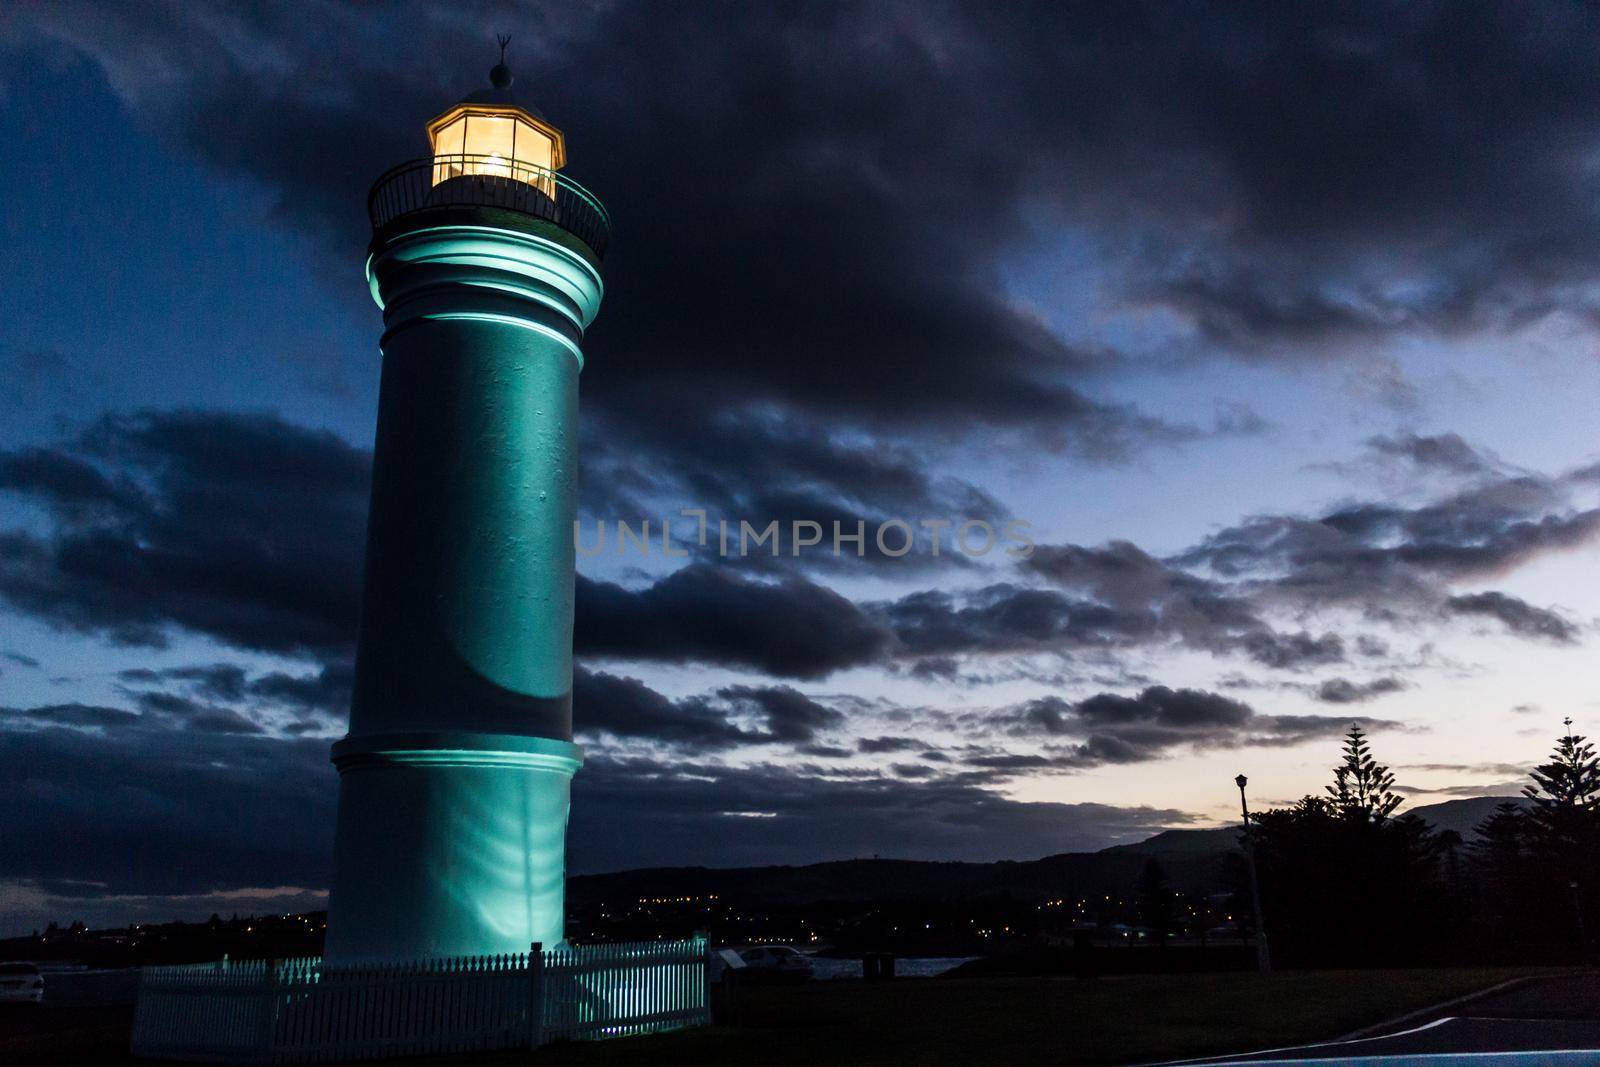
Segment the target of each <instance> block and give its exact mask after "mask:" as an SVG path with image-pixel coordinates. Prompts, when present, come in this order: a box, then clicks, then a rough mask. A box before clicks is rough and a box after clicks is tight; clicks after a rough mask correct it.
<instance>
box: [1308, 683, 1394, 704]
mask: <svg viewBox="0 0 1600 1067" xmlns="http://www.w3.org/2000/svg"><path fill="white" fill-rule="evenodd" d="M1405 687H1406V684H1405V683H1404V682H1402V681H1401V680H1400V679H1398V678H1374V679H1373V680H1372V681H1370V682H1352V681H1351V680H1350V679H1348V678H1329V679H1327V680H1326V681H1324V682H1322V683H1321V684H1319V685H1318V686H1317V688H1316V690H1315V692H1314V693H1313V695H1314V696H1315V697H1316V698H1317V699H1318V700H1320V701H1322V702H1323V703H1324V704H1358V703H1361V702H1362V701H1367V700H1375V699H1377V698H1378V697H1381V696H1386V695H1388V694H1389V693H1398V692H1399V691H1400V690H1402V689H1404V688H1405Z"/></svg>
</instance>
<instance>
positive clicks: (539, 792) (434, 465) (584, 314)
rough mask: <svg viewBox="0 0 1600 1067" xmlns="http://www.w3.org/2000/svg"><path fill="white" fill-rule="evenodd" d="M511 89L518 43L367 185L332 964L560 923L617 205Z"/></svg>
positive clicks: (548, 936)
mask: <svg viewBox="0 0 1600 1067" xmlns="http://www.w3.org/2000/svg"><path fill="white" fill-rule="evenodd" d="M512 86H513V78H512V75H511V72H510V71H509V70H508V69H507V68H506V66H505V60H504V42H503V41H502V54H501V62H500V64H499V65H497V66H495V67H494V69H493V70H492V71H491V72H490V87H489V88H487V89H484V90H482V91H479V92H476V93H473V94H472V95H470V96H468V97H466V98H465V99H464V100H462V101H461V102H460V103H458V104H456V105H454V106H452V107H450V108H447V109H446V110H445V111H444V112H442V113H441V114H440V115H439V116H438V117H437V118H436V119H434V120H433V121H432V122H431V123H429V124H428V127H427V135H428V142H429V149H430V151H429V154H428V156H426V157H424V158H422V159H418V160H413V161H411V162H409V163H404V164H401V165H400V166H398V167H395V168H394V169H393V170H390V171H389V172H388V173H386V174H384V175H383V176H382V177H380V178H379V179H378V180H377V182H376V183H375V184H374V185H373V187H372V191H371V194H370V196H369V198H368V210H369V214H370V215H371V219H372V224H373V234H372V245H371V249H370V255H369V256H368V259H367V269H366V273H367V281H368V283H369V285H370V287H371V291H372V296H373V299H374V300H375V301H376V302H377V305H378V307H379V308H381V309H382V311H383V327H384V329H383V336H382V340H381V341H380V347H381V350H382V353H383V368H382V385H381V388H380V395H379V402H378V425H377V440H376V444H375V447H374V454H373V471H372V501H371V511H370V515H369V519H368V531H367V545H366V572H365V578H364V585H363V594H362V605H361V631H360V639H359V643H358V646H357V652H356V664H355V688H354V695H353V699H352V704H351V709H350V729H349V733H348V735H347V736H346V737H344V738H343V739H342V740H340V741H339V742H338V743H336V744H335V745H334V746H333V754H332V758H333V763H334V765H335V766H336V767H337V769H338V773H339V814H338V823H337V828H336V832H335V857H334V871H333V885H332V890H331V893H330V897H329V916H328V935H327V947H326V953H325V955H326V958H327V959H328V961H329V962H332V963H352V962H358V961H377V960H399V959H418V958H427V957H439V956H459V955H474V954H483V953H499V952H515V951H521V952H526V951H527V950H528V946H529V944H530V943H532V942H541V943H543V944H545V945H547V946H550V945H554V944H556V943H558V942H560V941H561V940H562V938H563V926H564V910H565V909H564V896H565V879H566V829H567V813H568V806H569V796H570V785H571V781H572V775H573V774H574V773H575V772H576V771H577V770H578V768H579V765H580V764H581V762H582V752H581V751H580V750H579V748H578V747H577V746H576V745H574V744H573V743H572V617H573V607H572V601H573V534H572V531H573V519H574V510H575V505H576V492H577V488H576V487H577V444H576V430H577V419H578V377H579V373H580V372H581V371H582V370H583V337H584V331H585V330H586V329H587V328H588V326H589V324H590V323H591V322H593V321H594V317H595V315H596V313H597V312H598V311H599V309H600V298H601V293H602V290H603V286H602V282H601V272H600V264H601V260H602V257H603V256H604V254H605V249H606V242H607V238H608V236H609V233H610V222H609V219H608V218H607V216H606V212H605V209H604V208H603V207H602V206H601V205H600V202H599V201H598V200H597V199H595V197H594V196H593V195H591V194H590V193H589V192H588V191H587V190H585V189H584V188H583V187H582V186H581V185H579V184H578V183H577V182H575V181H573V180H572V179H570V178H568V177H567V176H566V175H565V174H564V173H562V170H563V168H564V167H565V165H566V142H565V138H564V137H563V135H562V132H561V131H560V130H559V129H557V128H556V127H555V126H554V125H552V124H551V123H550V122H549V121H548V120H547V119H546V118H545V117H544V116H543V115H542V114H540V113H539V112H538V111H537V110H535V109H534V108H532V107H530V106H527V105H526V104H525V103H523V102H520V101H519V100H518V99H517V96H516V95H514V93H513V88H512Z"/></svg>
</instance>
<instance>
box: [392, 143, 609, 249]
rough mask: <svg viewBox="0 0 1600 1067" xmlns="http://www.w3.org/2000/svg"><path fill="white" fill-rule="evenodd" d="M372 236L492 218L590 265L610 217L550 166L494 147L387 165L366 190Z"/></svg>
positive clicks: (491, 221)
mask: <svg viewBox="0 0 1600 1067" xmlns="http://www.w3.org/2000/svg"><path fill="white" fill-rule="evenodd" d="M367 214H368V215H369V216H370V217H371V219H372V230H373V240H374V244H378V243H381V242H382V241H384V240H385V239H386V238H388V237H389V236H390V235H392V234H394V233H397V232H399V231H402V230H412V229H416V228H418V227H421V226H430V225H437V226H448V225H483V224H485V223H488V224H490V225H495V226H502V227H506V228H509V229H515V230H519V231H522V232H527V233H533V234H536V235H539V236H542V237H547V238H550V239H552V240H555V241H557V242H559V243H561V244H564V245H566V246H568V247H571V248H574V249H575V250H576V251H578V252H580V253H582V254H584V255H585V256H586V257H587V258H588V259H590V260H591V261H592V262H593V263H594V264H595V265H596V266H599V264H600V262H601V260H603V259H604V258H605V254H606V245H607V244H608V243H609V242H610V239H611V218H610V216H608V215H607V214H606V209H605V207H604V206H603V205H602V204H601V203H600V201H599V200H598V199H597V198H596V197H595V195H594V194H593V193H591V192H589V190H587V189H585V188H584V187H583V186H581V185H579V184H578V183H577V182H575V181H573V180H572V179H571V178H568V177H567V176H565V175H563V174H559V173H557V172H556V171H554V170H552V169H550V168H549V167H542V166H537V165H535V164H530V163H523V162H520V161H517V160H513V159H504V158H502V157H500V156H497V155H487V156H486V155H466V154H458V155H434V156H428V157H426V158H424V159H414V160H412V161H410V162H409V163H402V164H401V165H400V166H398V167H395V168H393V169H392V170H390V171H388V172H387V173H386V174H384V175H383V176H382V177H381V178H379V179H378V180H377V181H376V182H374V183H373V186H372V191H371V192H370V193H368V194H367Z"/></svg>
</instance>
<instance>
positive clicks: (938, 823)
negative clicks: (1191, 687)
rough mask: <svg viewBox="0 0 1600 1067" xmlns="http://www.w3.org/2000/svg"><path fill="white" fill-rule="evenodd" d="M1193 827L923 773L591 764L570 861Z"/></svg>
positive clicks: (761, 856) (1000, 854) (1129, 835)
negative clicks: (847, 774)
mask: <svg viewBox="0 0 1600 1067" xmlns="http://www.w3.org/2000/svg"><path fill="white" fill-rule="evenodd" d="M908 766H909V765H908ZM752 812H760V813H762V814H763V815H765V816H766V817H765V818H761V819H751V818H747V817H745V816H747V815H748V814H749V813H752ZM1190 821H1191V817H1190V816H1188V815H1186V814H1184V813H1182V812H1178V811H1173V810H1169V809H1159V808H1148V807H1132V808H1121V807H1116V806H1113V805H1105V804H1092V803H1077V804H1059V803H1026V802H1019V801H1014V800H1010V799H1007V798H1005V797H1003V796H1001V795H999V794H997V793H994V792H991V791H989V790H986V789H982V788H979V787H977V786H975V785H972V784H968V783H963V782H959V781H951V780H948V779H942V778H938V777H929V776H927V775H924V774H921V773H914V775H913V776H912V777H911V778H906V777H903V776H901V775H900V774H899V773H898V772H895V771H891V773H890V774H889V775H878V774H872V775H869V776H866V777H857V778H848V779H836V778H830V777H825V776H821V775H817V774H814V773H809V772H806V771H804V770H797V769H795V768H792V767H786V766H783V765H777V764H759V765H756V766H751V767H726V766H720V765H715V764H706V763H699V764H687V765H685V764H680V763H666V762H661V761H657V760H652V759H646V758H624V759H610V758H606V759H591V760H590V761H589V763H587V764H586V765H585V767H584V770H583V771H582V772H581V773H580V774H579V775H578V777H577V778H575V779H574V781H573V805H572V834H571V838H570V840H571V841H572V842H573V845H572V857H571V860H570V866H571V868H572V870H573V871H574V872H580V873H582V872H592V871H605V870H616V869H620V868H625V867H635V866H651V865H662V866H684V865H687V864H711V865H716V866H736V865H740V864H746V863H812V862H818V861H821V860H825V859H839V858H844V857H851V856H870V855H877V854H881V855H884V856H891V857H897V858H899V857H904V858H913V857H915V858H921V859H966V860H986V859H1022V858H1030V857H1036V856H1041V855H1046V854H1050V853H1054V852H1063V851H1072V850H1084V849H1093V848H1100V847H1104V846H1105V845H1108V844H1112V843H1114V842H1120V841H1128V840H1136V839H1139V838H1142V837H1145V836H1148V835H1149V833H1151V832H1153V831H1155V830H1156V829H1158V828H1166V827H1170V826H1177V825H1183V824H1185V823H1188V822H1190ZM757 823H759V825H752V824H757Z"/></svg>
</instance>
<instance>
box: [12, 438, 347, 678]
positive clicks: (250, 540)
mask: <svg viewBox="0 0 1600 1067" xmlns="http://www.w3.org/2000/svg"><path fill="white" fill-rule="evenodd" d="M369 468H370V458H369V456H368V454H367V453H365V452H362V451H360V450H358V449H355V448H352V447H350V446H348V445H346V444H344V443H343V442H341V441H339V439H338V438H336V437H334V436H333V435H332V434H328V433H319V432H317V431H313V430H308V429H305V428H302V427H298V426H294V425H291V424H289V423H286V422H284V421H282V420H280V419H278V418H275V417H273V416H270V415H253V414H247V413H228V414H223V413H216V412H202V411H167V412H149V411H147V412H140V413H136V414H133V415H108V416H105V417H104V418H102V419H101V420H99V421H98V422H96V423H94V424H93V425H92V426H91V427H90V428H89V429H88V430H86V431H85V432H83V433H82V434H80V435H79V436H78V437H76V438H74V439H72V440H70V441H68V442H65V443H64V444H62V445H60V446H57V447H56V448H54V449H30V450H27V451H25V452H10V453H3V454H0V489H4V490H7V491H9V492H11V493H13V494H17V495H20V496H22V497H24V498H25V499H28V500H31V501H32V502H34V503H36V504H38V505H39V506H40V507H42V508H43V509H44V510H45V511H46V512H47V514H48V515H49V516H50V518H51V520H52V522H53V524H54V528H53V529H52V530H51V531H50V532H49V533H48V534H47V535H43V536H41V535H39V534H35V533H33V532H29V531H25V530H9V531H5V532H3V533H0V597H3V598H4V599H5V600H7V601H9V602H10V603H11V605H12V606H14V607H16V608H18V609H20V610H22V611H24V612H27V613H29V614H32V615H35V616H37V617H39V618H42V619H44V620H46V621H48V622H50V623H52V624H54V625H56V626H59V627H63V628H67V629H73V630H79V631H84V632H98V633H102V634H105V635H107V636H109V637H110V638H111V639H112V640H114V641H118V642H121V643H124V644H135V645H155V646H159V645H163V644H165V643H166V640H167V636H168V633H169V631H170V630H171V629H172V628H174V627H177V628H182V629H186V630H190V631H194V632H198V633H203V634H207V635H209V636H212V637H215V638H217V639H218V640H221V641H223V642H225V643H228V644H233V645H237V646H240V647H245V648H253V649H260V650H263V651H271V652H289V653H311V654H328V653H330V652H333V651H336V650H340V649H342V648H344V647H346V646H347V645H348V643H349V641H350V639H351V635H352V634H353V632H354V628H355V613H356V593H357V589H356V583H357V581H358V576H359V574H360V569H359V566H358V565H357V563H358V559H359V552H360V545H361V544H362V543H363V540H364V532H365V526H366V514H365V512H366V492H367V482H368V476H369Z"/></svg>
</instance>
